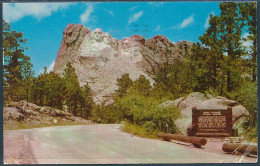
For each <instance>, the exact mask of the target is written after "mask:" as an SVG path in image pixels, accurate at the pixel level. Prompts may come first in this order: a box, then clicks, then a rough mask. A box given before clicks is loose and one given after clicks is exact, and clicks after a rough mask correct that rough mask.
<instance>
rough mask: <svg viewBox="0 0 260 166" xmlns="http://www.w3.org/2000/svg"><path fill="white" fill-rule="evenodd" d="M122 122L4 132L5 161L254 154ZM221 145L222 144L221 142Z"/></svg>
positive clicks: (206, 159) (178, 159)
mask: <svg viewBox="0 0 260 166" xmlns="http://www.w3.org/2000/svg"><path fill="white" fill-rule="evenodd" d="M119 127H120V125H117V124H113V125H85V126H63V127H49V128H40V129H28V130H19V131H6V132H5V134H4V158H5V163H39V164H70V163H75V164H82V163H236V162H246V163H247V162H256V158H254V157H243V156H236V155H229V154H225V153H223V152H222V151H219V150H218V149H220V148H221V147H216V150H213V151H209V149H207V148H206V146H205V148H204V149H197V148H194V147H193V146H191V145H181V144H176V143H172V142H164V141H159V140H156V139H146V138H140V137H136V136H133V135H131V134H128V133H124V132H121V131H120V129H119ZM219 146H220V145H219Z"/></svg>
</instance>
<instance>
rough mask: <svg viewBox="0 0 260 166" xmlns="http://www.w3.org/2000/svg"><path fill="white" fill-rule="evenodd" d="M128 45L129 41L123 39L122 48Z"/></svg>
mask: <svg viewBox="0 0 260 166" xmlns="http://www.w3.org/2000/svg"><path fill="white" fill-rule="evenodd" d="M128 47H129V41H128V40H127V39H126V40H124V41H123V48H124V49H126V48H128Z"/></svg>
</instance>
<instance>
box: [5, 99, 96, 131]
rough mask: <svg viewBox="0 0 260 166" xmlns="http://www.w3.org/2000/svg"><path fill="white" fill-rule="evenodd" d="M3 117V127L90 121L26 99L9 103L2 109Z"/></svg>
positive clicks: (17, 127)
mask: <svg viewBox="0 0 260 166" xmlns="http://www.w3.org/2000/svg"><path fill="white" fill-rule="evenodd" d="M3 118H4V128H5V129H22V128H32V127H44V126H53V125H66V124H67V125H69V124H90V123H91V122H90V121H88V120H85V119H82V118H80V117H75V116H73V115H72V114H70V113H68V112H66V111H62V110H58V109H55V108H51V107H46V106H43V107H40V106H37V105H35V104H32V103H27V102H26V101H21V102H11V103H9V104H8V105H7V106H5V107H4V109H3Z"/></svg>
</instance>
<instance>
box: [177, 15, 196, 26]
mask: <svg viewBox="0 0 260 166" xmlns="http://www.w3.org/2000/svg"><path fill="white" fill-rule="evenodd" d="M193 22H194V17H193V14H192V15H191V16H190V17H188V18H185V19H184V20H183V21H182V23H181V25H180V28H185V27H187V26H188V25H190V24H192V23H193Z"/></svg>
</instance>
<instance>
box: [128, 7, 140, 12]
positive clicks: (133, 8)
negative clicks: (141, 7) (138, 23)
mask: <svg viewBox="0 0 260 166" xmlns="http://www.w3.org/2000/svg"><path fill="white" fill-rule="evenodd" d="M136 8H138V6H133V7H131V8H130V9H129V11H133V10H135V9H136Z"/></svg>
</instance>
